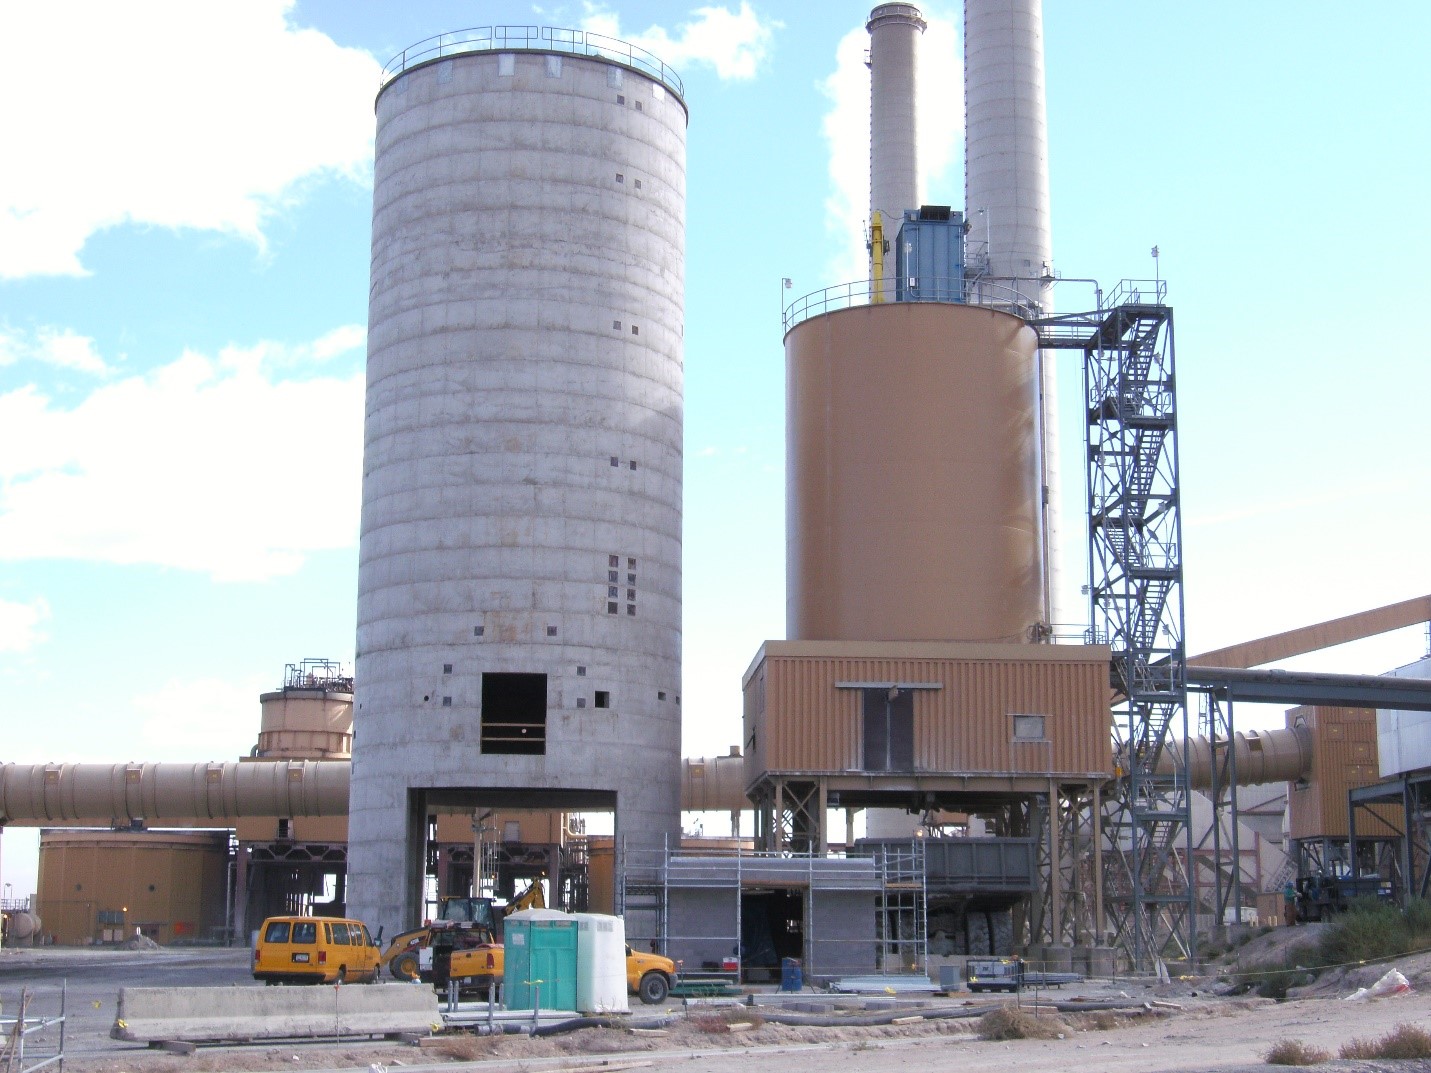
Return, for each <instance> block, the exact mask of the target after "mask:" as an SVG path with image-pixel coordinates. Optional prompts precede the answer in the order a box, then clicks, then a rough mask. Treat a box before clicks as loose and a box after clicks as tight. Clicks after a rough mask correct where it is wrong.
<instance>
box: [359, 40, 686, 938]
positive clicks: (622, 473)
mask: <svg viewBox="0 0 1431 1073" xmlns="http://www.w3.org/2000/svg"><path fill="white" fill-rule="evenodd" d="M685 129H686V112H685V107H684V104H683V102H682V101H681V99H680V98H679V96H677V95H676V93H675V92H673V90H672V89H671V88H668V87H667V86H666V85H664V84H663V83H662V82H661V81H659V80H658V79H655V78H652V77H648V76H647V75H646V74H644V73H642V72H640V71H637V70H635V69H633V68H631V67H627V66H622V65H621V64H619V63H611V62H606V61H604V60H601V59H596V58H589V57H586V56H576V55H571V54H565V55H564V54H560V53H548V52H539V51H534V52H515V53H510V52H509V53H497V52H482V53H473V54H466V55H460V56H455V57H450V58H447V59H442V60H438V61H436V62H432V63H427V64H424V65H422V66H419V67H416V68H414V69H409V70H406V71H404V72H402V73H400V74H398V75H397V76H396V77H395V78H394V79H393V80H392V81H391V82H389V83H388V84H387V85H386V86H385V87H384V89H383V90H382V92H381V93H380V94H379V97H378V101H377V148H376V164H375V174H374V190H373V244H372V290H371V299H370V312H369V340H368V388H367V414H366V426H365V440H364V463H363V513H362V534H361V545H360V565H359V594H358V644H357V650H358V656H357V664H356V673H355V705H356V708H355V713H354V732H355V741H354V747H353V788H352V802H351V821H350V832H351V833H350V843H349V851H350V900H349V904H350V906H351V908H352V910H353V911H354V912H355V913H356V915H358V916H360V917H361V918H362V919H364V920H366V921H368V922H369V923H370V924H372V925H374V926H378V925H383V924H386V925H388V926H389V927H393V926H397V925H399V924H406V923H408V922H410V920H411V919H412V918H414V917H415V915H416V913H417V912H418V909H419V901H418V900H419V898H420V893H421V883H422V859H421V854H420V853H419V852H418V851H417V849H416V848H415V845H414V843H415V840H420V832H421V830H422V826H423V824H424V823H425V821H426V815H425V813H427V812H429V811H430V810H431V809H432V808H433V804H432V803H433V801H434V800H435V799H437V798H442V799H443V800H445V801H447V802H448V803H449V804H450V803H452V802H459V803H461V802H463V801H470V800H474V799H475V798H473V797H472V795H473V794H474V793H476V794H478V795H481V794H484V793H485V794H488V795H489V797H490V795H491V794H494V793H495V794H498V795H499V796H500V794H501V793H502V792H504V791H508V790H511V791H517V790H520V791H522V792H523V793H525V794H526V795H527V796H526V797H524V798H523V799H522V800H521V801H520V803H521V804H522V805H524V806H537V805H540V804H541V803H542V799H541V794H542V793H543V792H549V793H550V794H551V797H550V800H551V801H552V803H553V804H559V805H564V806H567V807H571V806H572V805H573V804H579V803H580V802H581V801H590V800H593V799H597V800H606V801H609V802H613V803H614V807H615V812H616V832H617V838H618V839H619V840H622V841H623V842H624V843H626V844H628V845H650V846H659V845H660V844H662V842H663V840H664V837H665V835H666V834H668V833H675V832H677V831H678V829H679V809H678V795H679V780H680V764H679V759H680V757H679V743H680V707H679V703H680V564H681V435H682V344H681V336H682V331H683V315H684V242H685V239H684V231H685ZM513 675H517V676H527V677H523V678H520V679H518V678H499V677H497V676H513ZM502 682H506V683H508V685H511V683H518V685H517V686H516V687H513V688H505V687H504V688H498V686H500V685H501V683H502ZM499 694H500V695H501V696H500V697H499ZM484 698H485V699H484ZM497 699H501V703H502V708H501V710H498V704H497ZM563 793H566V794H567V796H561V795H562V794H563ZM533 794H535V795H536V797H533V796H532V795H533ZM464 795H465V796H464ZM572 795H576V796H572ZM582 795H586V796H585V797H583V796H582ZM592 795H595V796H594V798H593V796H592Z"/></svg>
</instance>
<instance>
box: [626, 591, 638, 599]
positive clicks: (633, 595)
mask: <svg viewBox="0 0 1431 1073" xmlns="http://www.w3.org/2000/svg"><path fill="white" fill-rule="evenodd" d="M626 599H628V600H634V599H636V590H635V589H627V590H626Z"/></svg>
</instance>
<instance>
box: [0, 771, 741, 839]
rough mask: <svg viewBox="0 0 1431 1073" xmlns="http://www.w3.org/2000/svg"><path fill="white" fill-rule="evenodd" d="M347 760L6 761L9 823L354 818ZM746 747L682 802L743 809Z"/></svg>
mask: <svg viewBox="0 0 1431 1073" xmlns="http://www.w3.org/2000/svg"><path fill="white" fill-rule="evenodd" d="M350 771H351V765H350V764H349V763H348V761H346V760H320V761H298V760H244V761H239V762H229V763H212V764H208V763H199V764H3V765H0V825H4V824H8V825H12V826H18V827H37V826H69V827H111V826H116V825H121V826H127V825H129V824H131V823H134V822H136V821H142V822H143V823H145V824H147V825H149V826H151V827H226V826H230V822H229V821H232V820H236V819H238V818H240V817H245V816H277V817H293V816H346V815H347V814H348V781H349V774H350ZM744 772H745V759H744V757H742V756H740V755H739V754H733V755H730V756H715V757H704V756H701V757H688V758H686V759H685V760H684V761H683V762H682V774H681V808H682V810H683V811H687V812H705V811H710V812H739V811H742V810H744V809H748V808H750V807H751V804H750V801H749V800H748V799H747V798H746V796H745V774H744Z"/></svg>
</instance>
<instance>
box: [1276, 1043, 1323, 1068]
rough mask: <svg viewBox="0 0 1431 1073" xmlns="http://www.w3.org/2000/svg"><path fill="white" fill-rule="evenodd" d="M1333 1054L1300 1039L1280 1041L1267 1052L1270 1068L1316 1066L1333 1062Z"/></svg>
mask: <svg viewBox="0 0 1431 1073" xmlns="http://www.w3.org/2000/svg"><path fill="white" fill-rule="evenodd" d="M1331 1057H1332V1055H1331V1052H1330V1051H1324V1050H1322V1049H1321V1048H1320V1047H1313V1046H1311V1045H1310V1044H1307V1043H1303V1042H1302V1041H1301V1040H1299V1039H1279V1040H1278V1041H1277V1042H1276V1043H1274V1044H1272V1049H1271V1050H1270V1051H1268V1052H1267V1064H1268V1065H1269V1066H1315V1065H1318V1064H1320V1063H1322V1062H1326V1061H1330V1060H1331Z"/></svg>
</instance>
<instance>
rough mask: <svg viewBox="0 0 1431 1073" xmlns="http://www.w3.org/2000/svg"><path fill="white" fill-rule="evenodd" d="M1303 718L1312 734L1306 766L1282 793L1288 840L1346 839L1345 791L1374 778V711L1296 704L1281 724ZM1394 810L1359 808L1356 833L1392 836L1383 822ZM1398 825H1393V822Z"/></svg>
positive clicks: (1376, 777) (1376, 775) (1392, 829)
mask: <svg viewBox="0 0 1431 1073" xmlns="http://www.w3.org/2000/svg"><path fill="white" fill-rule="evenodd" d="M1298 722H1305V724H1306V726H1307V729H1308V730H1309V731H1310V732H1311V736H1312V767H1311V772H1310V773H1309V774H1308V776H1307V778H1306V779H1305V780H1304V781H1303V782H1301V783H1292V784H1291V792H1290V793H1289V794H1288V795H1287V819H1288V829H1289V831H1290V833H1291V837H1292V838H1294V839H1299V840H1300V839H1315V838H1347V837H1348V836H1349V835H1350V834H1351V830H1350V828H1349V826H1348V824H1347V792H1348V791H1349V790H1352V789H1355V788H1356V787H1358V786H1366V785H1368V784H1370V783H1373V782H1377V781H1378V780H1379V779H1380V775H1379V773H1378V769H1377V761H1376V712H1375V711H1374V710H1373V709H1370V708H1332V707H1302V708H1293V709H1292V710H1291V711H1289V712H1288V713H1287V725H1288V726H1293V725H1295V724H1296V723H1298ZM1399 811H1400V810H1399V809H1395V808H1393V807H1390V806H1375V807H1373V808H1370V809H1359V810H1358V812H1357V819H1356V830H1357V836H1358V837H1365V838H1394V837H1396V836H1397V833H1398V827H1393V826H1392V824H1391V823H1390V822H1388V821H1389V820H1391V819H1392V818H1393V817H1395V816H1396V815H1397V813H1398V812H1399ZM1398 826H1399V825H1398Z"/></svg>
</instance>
